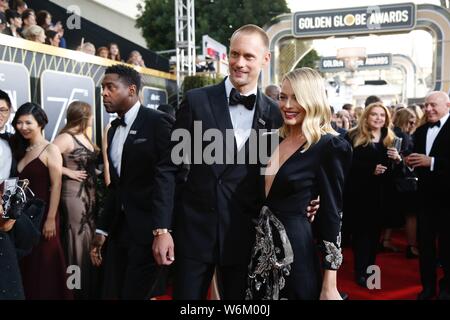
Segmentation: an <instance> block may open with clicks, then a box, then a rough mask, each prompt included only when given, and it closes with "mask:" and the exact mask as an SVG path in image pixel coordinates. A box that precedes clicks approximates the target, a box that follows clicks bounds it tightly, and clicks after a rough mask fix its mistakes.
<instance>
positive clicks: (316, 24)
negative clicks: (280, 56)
mask: <svg viewBox="0 0 450 320" xmlns="http://www.w3.org/2000/svg"><path fill="white" fill-rule="evenodd" d="M293 19H294V20H293V35H294V36H295V37H298V38H303V37H313V36H331V35H338V34H345V33H352V34H356V33H378V32H386V31H394V30H411V29H413V28H414V27H415V25H416V6H415V4H414V3H402V4H390V5H380V6H367V7H357V8H346V9H336V10H323V11H322V10H321V11H306V12H296V13H294V14H293Z"/></svg>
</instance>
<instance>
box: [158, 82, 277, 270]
mask: <svg viewBox="0 0 450 320" xmlns="http://www.w3.org/2000/svg"><path fill="white" fill-rule="evenodd" d="M195 122H197V125H196V126H195V125H194V123H195ZM200 124H201V129H199V125H200ZM281 124H282V118H281V114H280V111H279V109H278V107H277V105H276V104H275V103H274V101H272V100H271V99H269V98H268V97H266V96H264V95H263V94H262V93H261V92H260V91H259V90H258V93H257V99H256V110H255V116H254V119H253V129H265V130H271V129H274V128H275V129H277V128H279V127H280V126H281ZM195 127H197V130H198V131H199V133H200V134H201V135H203V134H204V133H205V131H206V130H208V129H216V130H217V129H218V130H220V132H221V133H222V136H223V137H226V130H227V129H229V130H232V129H233V127H232V122H231V118H230V113H229V106H228V101H227V95H226V90H225V83H224V82H222V83H220V84H218V85H214V86H209V87H205V88H200V89H194V90H191V91H189V92H187V94H186V98H185V99H184V101H183V103H182V104H181V106H180V109H179V111H178V113H177V119H176V122H175V126H174V130H176V129H184V130H187V131H188V132H189V133H190V135H191V136H192V137H194V135H195V132H194V131H195ZM175 132H176V131H174V133H175ZM229 133H231V137H232V139H233V138H234V134H233V132H232V131H229ZM197 136H198V134H197ZM266 137H267V136H266ZM262 138H263V137H262V136H258V138H257V139H258V141H259V139H262ZM223 140H224V139H221V140H220V141H218V144H220V145H222V146H223V150H224V154H225V153H227V152H228V153H230V152H233V151H234V154H237V151H236V144H235V142H234V145H233V143H231V144H230V143H228V144H227V145H225V143H224V141H223ZM225 140H226V139H225ZM249 141H250V139H249V140H248V141H247V144H246V146H245V149H244V150H245V151H244V152H245V156H246V157H248V146H249ZM209 144H210V142H209V141H207V142H203V143H202V145H201V146H200V150H201V151H202V153H203V151H205V148H206V147H207V146H208V145H209ZM252 144H253V145H252V146H255V142H252ZM176 145H177V143H176V142H175V143H174V144H173V146H172V147H173V148H174V147H175V146H176ZM194 145H195V143H194V140H192V143H191V146H190V147H191V148H190V150H191V155H192V157H191V158H192V159H191V160H192V162H193V163H191V164H190V166H189V171H188V172H187V174H186V182H185V183H184V184H183V185H182V186H181V187H180V188H179V189H178V190H179V194H178V195H177V199H179V201H177V203H176V204H175V208H173V202H174V201H173V199H174V190H175V183H176V177H177V174H178V173H179V172H180V171H181V170H183V169H184V170H185V167H182V166H180V165H176V164H174V163H173V162H172V161H171V159H170V158H166V160H165V161H163V162H162V163H161V164H160V166H158V188H161V190H164V191H163V194H164V196H165V200H164V202H163V203H160V204H159V206H158V209H157V210H158V212H162V213H164V214H163V216H161V218H162V220H161V227H166V228H170V227H171V226H173V228H174V230H175V231H174V232H175V248H176V249H175V250H176V254H177V255H178V256H180V255H181V256H184V257H188V258H192V259H195V260H197V261H203V262H208V263H219V264H221V265H231V264H247V263H248V262H249V259H250V249H251V246H252V244H253V242H254V240H255V231H254V226H253V222H252V219H253V218H255V217H257V214H258V212H259V208H260V206H261V203H262V200H263V198H262V195H261V193H260V188H259V184H260V183H261V180H262V179H263V178H264V177H263V176H261V175H260V164H259V163H258V162H256V163H254V164H236V163H232V164H227V163H226V161H223V162H224V163H212V164H207V163H205V162H203V159H197V161H196V159H195V156H200V157H199V158H202V157H201V155H200V154H199V151H200V150H198V149H197V150H195V148H194ZM173 150H175V149H173ZM198 160H200V161H198ZM245 163H247V162H245ZM172 214H173V215H174V216H173V217H172Z"/></svg>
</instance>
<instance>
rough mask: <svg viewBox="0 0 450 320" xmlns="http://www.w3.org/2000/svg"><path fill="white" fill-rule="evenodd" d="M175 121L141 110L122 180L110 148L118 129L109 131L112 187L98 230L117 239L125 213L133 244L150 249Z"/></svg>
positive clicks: (127, 142) (132, 131)
mask: <svg viewBox="0 0 450 320" xmlns="http://www.w3.org/2000/svg"><path fill="white" fill-rule="evenodd" d="M172 125H173V120H171V118H170V117H169V116H168V115H167V114H165V113H162V112H160V111H156V110H152V109H148V108H145V107H143V106H141V107H140V108H139V111H138V114H137V117H136V120H135V121H134V122H133V124H132V126H131V128H130V131H129V133H128V136H127V138H126V140H125V143H124V146H123V152H122V165H121V166H122V167H121V172H120V177H119V175H118V173H117V171H116V169H115V168H114V166H113V164H112V163H113V162H112V160H111V154H110V147H111V144H112V139H113V137H114V134H115V132H116V127H111V128H110V129H109V131H108V136H107V138H108V160H109V163H110V166H109V168H110V169H109V170H110V175H111V184H110V185H109V186H108V195H107V198H106V200H105V210H104V213H103V214H102V215H101V216H100V217H98V221H97V227H98V228H99V229H101V230H104V231H106V232H108V233H111V236H113V235H114V234H115V233H116V232H118V231H119V229H120V227H122V225H121V224H122V222H123V221H122V220H121V216H122V212H123V215H124V217H125V221H126V223H127V226H128V229H129V233H130V235H131V239H130V241H132V242H133V243H135V244H139V245H149V244H151V243H152V241H153V235H152V230H153V229H155V228H156V227H157V226H158V223H157V221H158V220H159V219H157V217H156V215H157V213H156V212H155V211H154V210H153V208H152V207H153V201H155V202H158V201H159V200H158V199H157V197H158V196H159V194H160V193H159V192H158V190H156V189H155V168H156V165H157V163H158V162H159V161H160V160H161V158H162V157H163V155H164V152H167V151H168V148H169V145H168V143H169V141H170V131H171V127H172Z"/></svg>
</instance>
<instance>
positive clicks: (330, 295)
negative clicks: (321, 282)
mask: <svg viewBox="0 0 450 320" xmlns="http://www.w3.org/2000/svg"><path fill="white" fill-rule="evenodd" d="M319 299H320V300H342V297H341V295H340V294H339V291H337V289H336V288H334V289H322V291H321V292H320V298H319Z"/></svg>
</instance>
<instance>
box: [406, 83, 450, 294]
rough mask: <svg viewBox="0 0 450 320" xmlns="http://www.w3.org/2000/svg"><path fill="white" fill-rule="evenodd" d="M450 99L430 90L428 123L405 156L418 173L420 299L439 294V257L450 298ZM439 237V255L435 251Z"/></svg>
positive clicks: (443, 283) (441, 284)
mask: <svg viewBox="0 0 450 320" xmlns="http://www.w3.org/2000/svg"><path fill="white" fill-rule="evenodd" d="M449 108H450V102H449V97H448V95H447V94H446V93H444V92H439V91H435V92H431V93H430V94H428V95H427V97H426V98H425V117H426V119H427V123H426V124H425V125H423V126H421V127H420V128H418V129H417V130H416V132H415V133H414V153H412V154H411V155H410V156H408V158H407V159H406V161H407V164H408V165H409V166H410V167H413V168H414V169H415V171H416V173H417V175H418V177H419V194H420V196H421V208H420V211H419V215H418V221H417V227H418V238H419V251H420V277H421V281H422V287H423V291H422V292H421V293H420V294H419V295H418V297H417V298H418V299H419V300H425V299H431V298H433V297H435V296H436V264H437V260H438V257H439V259H440V261H441V264H442V266H443V269H444V277H443V278H442V279H441V280H440V282H439V287H440V292H439V298H440V299H450V203H449V202H448V200H447V199H448V192H449V190H450V121H448V117H449ZM436 240H438V241H439V255H437V254H436V251H437V250H436Z"/></svg>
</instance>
